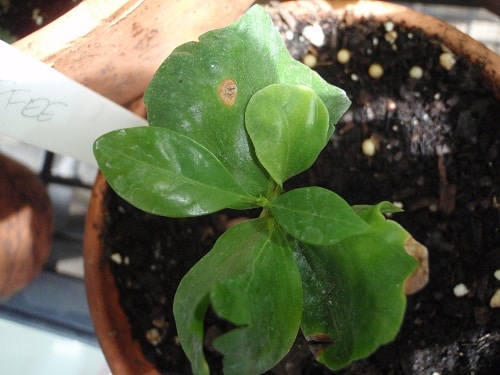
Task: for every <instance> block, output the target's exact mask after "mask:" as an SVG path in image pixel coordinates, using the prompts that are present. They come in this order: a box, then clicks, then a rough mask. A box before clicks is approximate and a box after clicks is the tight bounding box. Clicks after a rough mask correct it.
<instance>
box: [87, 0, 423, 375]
mask: <svg viewBox="0 0 500 375" xmlns="http://www.w3.org/2000/svg"><path fill="white" fill-rule="evenodd" d="M263 36H265V38H264V37H263ZM226 50H227V51H230V53H227V52H226ZM249 60H252V61H251V62H250V61H249ZM243 63H245V64H247V68H246V69H243V70H242V69H240V67H241V66H242V64H243ZM167 93H168V94H167ZM145 101H146V104H147V108H148V119H149V122H150V124H151V125H153V126H149V127H139V128H133V129H130V130H118V131H115V132H112V133H109V134H106V135H104V136H103V137H101V138H99V139H98V140H97V141H96V143H95V148H94V150H95V155H96V157H97V160H98V162H99V165H100V168H101V170H102V171H103V173H104V175H105V176H106V179H107V180H108V181H109V183H110V184H111V186H112V187H113V190H115V191H117V192H118V194H119V195H121V196H123V197H125V199H126V200H129V201H130V202H132V203H133V204H134V205H136V206H137V207H138V208H140V209H142V210H145V211H148V212H151V213H154V214H159V215H164V216H168V217H174V218H175V217H178V218H181V217H193V216H201V215H207V214H211V213H214V212H217V211H221V210H224V209H229V208H232V209H239V210H250V209H255V208H258V207H260V208H261V209H262V211H261V213H260V215H259V217H258V218H255V219H251V220H245V221H243V222H241V223H239V224H237V225H235V226H232V227H230V228H228V229H227V231H226V232H225V233H224V234H223V235H222V236H221V237H220V238H219V239H218V240H217V242H216V243H215V245H214V247H213V249H212V250H210V251H209V252H208V253H207V254H206V255H205V256H204V257H203V258H202V259H201V260H200V262H199V263H197V264H196V265H195V266H194V267H193V268H192V269H191V270H190V271H189V273H188V274H187V275H186V276H185V277H184V278H183V280H182V282H181V284H180V285H179V288H178V290H177V293H176V297H175V298H176V299H175V302H174V314H175V319H176V326H177V332H178V335H179V339H180V341H181V344H182V346H183V348H184V350H185V352H186V354H187V356H188V358H189V359H190V360H191V362H192V368H193V371H194V372H195V373H200V374H201V373H208V371H209V367H208V364H207V362H206V360H205V357H204V354H203V350H204V348H203V343H204V340H205V337H207V336H208V335H207V334H206V333H205V326H204V319H205V315H206V313H207V310H208V308H209V307H211V308H212V309H213V310H214V312H215V314H216V315H217V316H218V317H219V318H221V319H224V320H227V321H228V322H229V323H230V324H233V325H236V326H237V327H238V328H236V329H234V330H230V331H229V332H228V333H227V334H225V335H221V336H220V337H217V338H216V339H215V340H214V341H213V345H214V346H215V347H216V348H217V350H218V351H219V352H222V353H224V360H223V363H224V371H225V372H227V373H233V372H237V371H245V372H251V373H261V372H264V371H266V370H268V369H270V368H271V367H273V366H274V365H275V364H276V363H277V362H278V361H279V360H280V359H281V358H282V357H283V356H284V355H285V354H286V353H287V352H288V350H289V349H290V347H291V346H292V344H293V343H294V341H295V338H296V336H297V333H298V330H299V327H300V328H301V330H302V332H303V334H304V335H305V336H306V339H307V340H308V341H309V342H310V343H311V345H313V346H315V347H316V349H317V351H316V354H317V358H318V359H319V360H321V361H322V362H324V363H326V364H327V365H328V366H329V367H331V368H334V369H335V368H340V367H343V366H345V365H347V364H348V363H350V362H351V361H353V360H355V359H358V358H360V357H364V356H367V355H368V354H370V353H371V352H373V351H374V350H375V349H376V348H377V347H378V346H379V345H381V344H383V343H386V342H388V341H390V340H392V339H393V338H394V336H395V334H396V333H397V331H398V329H399V324H400V322H401V319H402V316H403V312H404V305H405V302H404V301H405V299H404V293H405V292H407V293H413V292H415V291H416V290H418V289H420V288H421V287H422V286H423V285H424V284H425V283H426V281H427V273H426V272H427V271H426V249H425V247H423V246H422V245H420V244H419V243H418V242H417V241H415V240H414V239H413V238H412V237H411V236H410V235H409V234H408V233H407V232H406V231H405V230H404V229H403V228H402V227H400V226H398V225H397V224H396V223H395V222H392V221H390V220H386V219H385V218H384V216H383V214H390V213H394V212H397V211H399V209H398V208H397V207H395V206H393V205H392V204H390V203H389V202H384V203H380V204H376V205H374V206H355V207H351V206H349V205H348V204H347V203H346V202H345V201H344V200H343V199H342V198H341V197H339V196H338V195H337V194H335V193H333V192H331V191H329V190H327V189H324V188H321V187H314V186H312V187H303V188H299V189H293V190H290V191H285V189H286V184H285V183H286V182H287V181H288V180H289V179H290V178H291V177H293V176H295V175H297V174H299V173H301V172H303V171H304V170H306V169H307V168H308V167H310V166H311V165H312V164H313V163H314V161H315V159H316V158H317V156H318V154H319V153H320V151H321V150H322V149H323V147H324V146H325V145H326V143H328V142H329V140H330V137H331V135H332V133H333V130H334V124H335V123H336V122H337V121H338V120H339V119H340V117H341V116H342V114H343V113H344V112H345V110H346V109H347V108H348V106H349V104H350V101H349V100H348V99H347V98H346V96H345V93H344V92H343V91H342V90H340V89H338V88H336V87H334V86H331V85H329V84H327V83H326V82H324V81H323V80H322V79H321V78H320V77H319V76H318V75H316V74H314V73H313V72H312V71H311V70H310V69H309V68H308V67H307V66H305V65H303V64H301V63H299V62H297V61H295V60H293V59H292V58H291V57H290V55H289V53H288V51H287V50H286V48H285V46H284V44H283V41H282V40H281V37H280V36H279V34H278V33H276V32H275V30H274V26H273V24H272V22H271V20H270V19H269V16H268V15H267V13H266V12H265V11H264V10H263V9H262V8H261V7H259V6H255V7H252V8H251V9H250V10H249V11H248V12H247V13H246V14H245V16H244V17H243V18H242V19H241V20H239V21H238V22H237V23H235V24H233V25H231V26H229V27H227V28H225V29H221V30H216V31H212V32H209V33H207V34H205V35H203V36H202V37H200V42H199V43H188V44H185V45H182V46H180V47H178V48H177V49H176V50H175V51H174V52H173V54H172V55H171V56H170V57H169V58H168V59H167V60H166V61H165V63H164V64H163V65H162V66H161V67H160V69H159V71H158V72H157V74H156V75H155V77H154V78H153V80H152V82H151V84H150V86H149V88H148V90H147V91H146V96H145ZM304 138H305V139H306V140H307V142H306V143H304V142H303V139H304ZM285 140H286V141H285ZM368 249H369V250H368ZM114 256H115V261H117V262H118V263H120V264H121V263H122V261H123V262H128V261H125V259H122V258H121V255H120V254H119V253H116V254H114ZM419 262H420V265H421V267H418V265H419ZM382 269H384V270H385V272H383V271H382ZM86 279H87V280H92V279H93V275H92V274H90V275H89V274H87V277H86ZM371 284H374V285H377V287H376V288H371V287H370V285H371ZM92 293H93V289H90V287H89V296H91V295H92ZM91 308H92V305H91ZM114 318H115V317H113V319H114ZM118 332H119V331H117V332H115V333H114V334H115V335H116V334H118ZM113 340H117V341H121V339H120V338H117V337H115V338H113ZM152 341H154V340H152ZM115 371H116V370H115ZM120 371H122V370H120Z"/></svg>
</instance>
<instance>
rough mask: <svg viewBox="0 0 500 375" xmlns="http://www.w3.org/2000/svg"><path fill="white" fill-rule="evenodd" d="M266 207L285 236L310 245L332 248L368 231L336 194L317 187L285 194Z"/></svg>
mask: <svg viewBox="0 0 500 375" xmlns="http://www.w3.org/2000/svg"><path fill="white" fill-rule="evenodd" d="M269 208H270V210H271V212H272V214H273V215H274V217H275V218H276V220H277V221H278V223H279V224H280V225H282V226H283V227H284V228H285V229H286V230H287V231H288V233H290V234H291V235H292V236H294V237H295V238H297V239H298V240H300V241H302V242H305V243H309V244H313V245H333V244H335V243H337V242H339V241H342V240H344V239H345V238H348V237H351V236H354V235H357V234H360V233H363V232H366V231H367V230H368V229H369V228H370V226H369V225H368V224H367V223H366V222H365V221H364V220H363V219H361V218H360V217H359V216H358V215H356V213H355V212H354V211H353V209H352V208H351V207H350V206H349V204H348V203H347V202H346V201H345V200H344V199H342V198H341V197H340V196H339V195H337V194H335V193H334V192H332V191H330V190H327V189H324V188H321V187H317V186H312V187H306V188H300V189H295V190H291V191H289V192H286V193H284V194H282V195H280V196H278V197H276V199H274V200H273V201H272V202H271V205H270V206H269Z"/></svg>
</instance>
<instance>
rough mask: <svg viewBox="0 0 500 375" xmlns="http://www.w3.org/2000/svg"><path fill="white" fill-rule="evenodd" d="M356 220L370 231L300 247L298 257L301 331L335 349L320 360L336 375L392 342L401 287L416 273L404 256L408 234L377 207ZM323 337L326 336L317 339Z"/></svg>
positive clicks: (401, 305)
mask: <svg viewBox="0 0 500 375" xmlns="http://www.w3.org/2000/svg"><path fill="white" fill-rule="evenodd" d="M360 216H361V217H362V218H363V219H364V220H366V221H367V223H368V224H369V225H370V226H371V230H370V231H368V232H366V233H363V234H360V235H357V236H353V237H350V238H347V239H345V240H344V241H341V242H339V243H338V244H336V245H333V246H313V245H303V246H302V247H301V250H300V251H298V252H297V253H296V258H297V262H298V264H299V269H300V271H301V275H302V280H303V287H304V313H303V320H302V331H303V333H304V335H305V336H306V337H318V336H320V337H328V338H331V339H332V341H333V344H332V345H330V346H328V347H326V348H324V351H322V352H321V351H320V352H319V353H318V360H319V361H321V362H323V363H325V364H326V365H328V366H329V367H330V368H331V369H339V368H341V367H344V366H346V365H348V364H349V363H350V362H352V361H354V360H356V359H359V358H364V357H366V356H368V355H369V354H371V353H372V352H373V351H375V350H376V349H377V348H378V347H379V346H380V345H382V344H385V343H387V342H389V341H391V340H393V339H394V337H395V336H396V334H397V332H398V330H399V327H400V325H401V322H402V320H403V315H404V310H405V305H406V298H405V295H404V292H403V283H404V281H405V280H406V278H407V277H408V276H409V275H410V274H411V273H412V272H413V271H414V270H415V268H416V266H417V263H416V260H415V259H414V258H412V257H410V256H409V255H408V254H406V252H405V250H404V242H405V240H406V239H407V238H408V236H409V234H408V233H407V232H406V231H405V230H404V229H403V228H402V227H400V226H399V225H398V224H397V223H395V222H394V221H390V220H385V218H384V217H383V216H382V214H381V213H380V207H379V206H372V207H364V208H363V210H362V212H360ZM321 335H325V336H321Z"/></svg>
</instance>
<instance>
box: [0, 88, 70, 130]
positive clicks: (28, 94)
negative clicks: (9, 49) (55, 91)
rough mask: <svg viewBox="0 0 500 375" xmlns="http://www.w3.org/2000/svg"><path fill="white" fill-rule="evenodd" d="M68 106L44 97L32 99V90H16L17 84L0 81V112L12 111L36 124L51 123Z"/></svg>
mask: <svg viewBox="0 0 500 375" xmlns="http://www.w3.org/2000/svg"><path fill="white" fill-rule="evenodd" d="M67 107H68V104H67V103H64V102H59V101H53V100H50V99H49V98H45V97H34V96H33V95H32V90H30V89H24V88H18V87H17V82H15V81H5V80H0V111H7V110H9V111H10V110H14V111H18V112H19V115H20V116H22V117H26V118H32V119H34V120H36V121H38V122H47V121H51V120H52V119H53V118H54V117H55V116H57V115H58V114H59V113H60V111H61V108H67Z"/></svg>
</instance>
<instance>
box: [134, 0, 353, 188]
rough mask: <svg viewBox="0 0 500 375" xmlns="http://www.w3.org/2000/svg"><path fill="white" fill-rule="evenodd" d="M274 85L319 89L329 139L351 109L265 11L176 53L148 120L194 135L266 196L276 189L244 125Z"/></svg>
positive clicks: (151, 93)
mask: <svg viewBox="0 0 500 375" xmlns="http://www.w3.org/2000/svg"><path fill="white" fill-rule="evenodd" d="M274 83H290V84H302V85H306V86H310V87H313V88H314V90H315V91H316V92H317V93H318V95H319V96H320V97H321V99H322V100H323V102H324V103H325V104H326V105H327V107H328V108H329V109H328V110H329V111H334V112H335V113H330V120H331V122H330V128H329V133H331V132H333V121H338V119H339V118H340V116H341V115H342V114H343V113H344V112H345V110H346V109H347V107H348V106H349V103H350V102H349V100H348V99H347V97H346V95H345V93H344V91H342V90H340V89H338V88H336V87H334V86H331V85H329V84H328V83H327V82H325V81H324V80H323V79H322V78H321V77H320V76H319V75H318V74H316V73H315V72H313V71H311V70H310V69H309V68H308V67H307V66H305V65H303V64H301V63H299V62H297V61H295V60H294V59H293V58H292V57H291V56H290V54H289V52H288V50H287V49H286V47H285V45H284V42H283V41H282V39H281V36H280V35H279V33H278V32H277V31H276V29H275V27H274V25H273V23H272V21H271V19H270V17H269V16H268V14H267V13H266V12H265V10H264V9H263V8H262V7H260V6H253V7H252V8H250V9H249V10H248V11H247V12H246V13H245V15H244V16H243V17H242V18H241V19H240V20H239V21H238V22H236V23H234V24H232V25H229V26H228V27H226V28H224V29H219V30H213V31H210V32H207V33H205V34H203V35H202V36H200V38H199V42H190V43H187V44H184V45H182V46H180V47H178V48H176V49H175V50H174V51H173V52H172V54H171V55H170V56H169V57H168V58H167V60H165V62H164V63H163V64H162V65H161V67H160V68H159V70H158V71H157V73H156V74H155V76H154V77H153V79H152V81H151V83H150V85H149V87H148V89H147V90H146V92H145V96H144V100H145V102H146V107H147V111H148V121H149V123H150V125H154V126H162V127H168V128H170V129H174V130H176V131H178V132H179V133H182V134H188V135H189V137H191V138H193V139H194V140H196V141H197V142H199V143H200V144H202V145H203V146H205V147H206V148H207V149H208V150H210V151H211V152H212V153H213V154H214V155H216V157H217V158H218V159H219V160H221V162H222V163H223V164H224V166H225V167H226V168H227V169H228V170H229V171H230V172H231V173H232V174H233V175H234V176H235V179H236V180H237V181H238V183H239V185H240V186H241V188H242V189H244V190H245V191H246V192H247V193H248V194H249V195H252V196H266V195H267V192H268V191H269V190H270V189H274V186H273V185H274V184H273V182H272V181H271V179H270V178H269V175H268V174H267V172H266V171H265V170H264V169H263V168H262V166H261V165H260V163H259V162H258V161H257V159H256V157H255V154H254V150H253V147H252V145H251V142H250V140H249V139H248V134H247V133H246V129H245V124H244V118H245V109H246V106H247V104H248V102H249V100H250V98H251V97H252V96H253V95H254V94H255V93H256V92H257V91H259V90H261V89H262V88H264V87H266V86H268V85H271V84H274ZM330 104H332V106H331V107H329V105H330ZM262 110H263V111H265V110H266V109H265V108H263V109H262ZM335 119H336V120H335Z"/></svg>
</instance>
